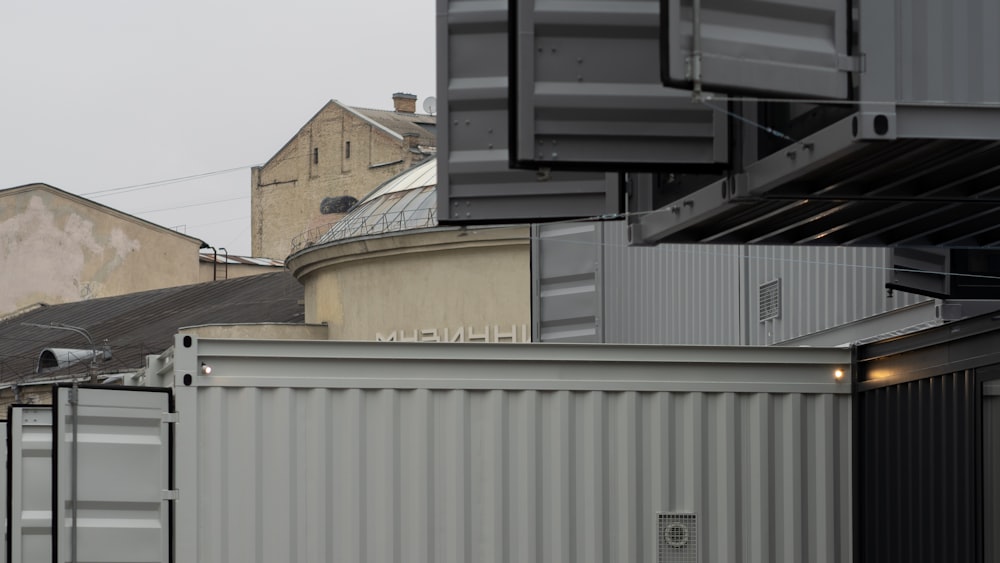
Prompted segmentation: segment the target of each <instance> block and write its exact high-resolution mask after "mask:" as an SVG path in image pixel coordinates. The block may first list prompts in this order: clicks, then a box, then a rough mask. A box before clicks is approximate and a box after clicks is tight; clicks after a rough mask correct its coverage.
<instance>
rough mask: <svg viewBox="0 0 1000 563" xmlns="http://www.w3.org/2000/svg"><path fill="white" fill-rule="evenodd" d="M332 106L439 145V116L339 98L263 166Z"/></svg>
mask: <svg viewBox="0 0 1000 563" xmlns="http://www.w3.org/2000/svg"><path fill="white" fill-rule="evenodd" d="M331 106H337V107H340V108H343V109H344V110H345V111H348V112H350V113H353V114H354V115H357V116H358V117H360V118H361V119H364V120H367V121H369V122H371V123H372V124H374V125H375V126H376V127H378V128H380V129H382V130H383V131H386V132H388V133H389V134H390V135H395V136H397V137H400V138H401V137H403V135H406V134H415V135H417V145H420V146H424V147H436V146H437V135H436V133H435V131H436V123H437V117H436V116H433V115H425V114H420V113H404V112H398V111H393V110H383V109H370V108H355V107H350V106H347V105H346V104H343V103H341V102H339V101H337V100H330V101H328V102H327V103H325V104H323V107H321V108H319V110H318V111H317V112H316V113H314V114H313V116H312V117H310V118H309V119H308V120H307V121H306V122H305V123H304V124H302V127H299V130H298V131H296V132H295V134H294V135H292V137H291V138H290V139H288V141H286V142H285V144H284V145H282V146H281V148H280V149H278V151H277V152H275V153H274V154H273V155H271V158H269V159H268V160H267V162H265V163H264V164H263V165H262V166H267V165H269V164H271V162H274V161H275V160H276V159H278V156H279V155H281V153H283V152H284V151H285V149H287V148H288V147H289V146H291V144H292V142H293V141H294V140H295V139H296V138H298V136H299V135H301V134H302V132H303V131H305V130H306V128H307V127H309V126H310V124H311V123H312V122H313V121H315V120H316V118H317V117H319V116H320V115H321V114H322V113H323V112H324V111H326V109H327V108H329V107H331Z"/></svg>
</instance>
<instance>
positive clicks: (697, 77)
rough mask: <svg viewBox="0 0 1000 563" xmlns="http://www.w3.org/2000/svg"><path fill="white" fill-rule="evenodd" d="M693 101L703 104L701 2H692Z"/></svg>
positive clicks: (695, 0)
mask: <svg viewBox="0 0 1000 563" xmlns="http://www.w3.org/2000/svg"><path fill="white" fill-rule="evenodd" d="M691 25H692V28H693V29H692V36H691V77H692V82H693V87H692V93H691V99H692V100H694V101H695V102H701V100H702V96H701V0H691Z"/></svg>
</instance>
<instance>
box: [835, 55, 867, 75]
mask: <svg viewBox="0 0 1000 563" xmlns="http://www.w3.org/2000/svg"><path fill="white" fill-rule="evenodd" d="M837 70H842V71H844V72H864V71H865V56H864V55H857V56H853V57H852V56H851V55H837Z"/></svg>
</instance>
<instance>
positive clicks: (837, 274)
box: [532, 222, 943, 345]
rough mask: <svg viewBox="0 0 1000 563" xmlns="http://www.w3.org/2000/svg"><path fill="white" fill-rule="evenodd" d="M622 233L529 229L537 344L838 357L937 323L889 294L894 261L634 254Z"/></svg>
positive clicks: (757, 249)
mask: <svg viewBox="0 0 1000 563" xmlns="http://www.w3.org/2000/svg"><path fill="white" fill-rule="evenodd" d="M625 229H626V225H625V224H623V223H622V222H605V223H598V222H587V223H560V224H556V225H539V226H536V227H534V231H533V233H534V240H533V243H532V259H533V268H532V276H533V277H534V278H535V280H534V284H535V285H534V287H535V291H534V294H535V300H534V307H533V316H534V319H533V320H534V328H535V332H534V335H535V339H536V340H539V341H548V342H554V341H570V340H575V341H589V342H607V343H625V344H699V345H736V344H749V345H771V344H782V343H787V344H797V343H802V342H806V343H816V341H817V340H819V341H820V342H821V343H822V344H823V345H840V344H844V343H848V342H852V341H855V340H860V339H864V338H869V337H874V336H876V335H879V334H884V333H887V332H891V331H896V330H900V329H907V328H911V327H914V326H924V325H930V324H935V323H938V322H939V321H940V319H941V318H942V315H943V313H942V312H941V310H940V308H939V307H937V305H938V302H936V301H934V300H933V299H929V298H926V297H922V296H919V295H914V294H910V293H906V292H902V291H895V292H891V293H890V292H888V291H887V290H886V289H885V284H886V282H887V281H889V280H890V279H891V275H892V262H891V250H889V249H885V248H843V247H842V248H832V247H791V246H751V245H704V244H701V245H699V244H691V245H685V244H671V245H661V246H657V247H630V246H628V238H627V235H626V231H625Z"/></svg>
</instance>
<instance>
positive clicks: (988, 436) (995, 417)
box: [983, 381, 1000, 563]
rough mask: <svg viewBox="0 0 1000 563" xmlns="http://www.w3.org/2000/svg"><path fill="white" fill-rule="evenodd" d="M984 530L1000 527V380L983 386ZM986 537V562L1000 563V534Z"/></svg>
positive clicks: (984, 550)
mask: <svg viewBox="0 0 1000 563" xmlns="http://www.w3.org/2000/svg"><path fill="white" fill-rule="evenodd" d="M983 529H984V530H991V531H992V530H997V529H1000V381H992V382H989V383H987V384H985V385H983ZM983 536H984V537H983V540H984V545H983V561H985V562H986V563H1000V537H998V536H997V534H995V533H986V534H984V535H983Z"/></svg>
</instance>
